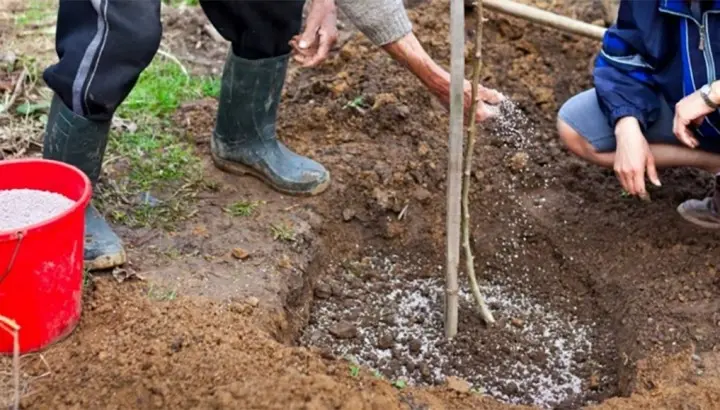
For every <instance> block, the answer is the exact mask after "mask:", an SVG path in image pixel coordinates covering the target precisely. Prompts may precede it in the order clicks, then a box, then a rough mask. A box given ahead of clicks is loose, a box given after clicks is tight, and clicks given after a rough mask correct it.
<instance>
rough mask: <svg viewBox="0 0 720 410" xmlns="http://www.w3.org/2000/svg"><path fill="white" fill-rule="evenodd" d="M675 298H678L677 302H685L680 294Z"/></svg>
mask: <svg viewBox="0 0 720 410" xmlns="http://www.w3.org/2000/svg"><path fill="white" fill-rule="evenodd" d="M677 298H678V300H679V301H680V302H685V300H686V299H685V296H683V295H682V293H678V296H677Z"/></svg>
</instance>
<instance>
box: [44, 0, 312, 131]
mask: <svg viewBox="0 0 720 410" xmlns="http://www.w3.org/2000/svg"><path fill="white" fill-rule="evenodd" d="M160 2H161V0H60V7H59V9H58V20H57V34H56V41H55V46H56V49H57V54H58V57H59V62H58V63H57V64H55V65H52V66H50V67H48V68H47V69H46V70H45V72H44V74H43V78H44V80H45V82H46V83H47V84H48V86H49V87H50V88H51V89H52V90H53V91H54V92H55V93H56V94H57V95H58V96H59V97H60V98H61V99H62V101H63V102H64V103H65V104H66V105H67V106H68V107H70V108H71V109H72V110H73V111H74V112H75V113H76V114H79V115H82V116H84V117H86V118H89V119H92V120H98V121H106V120H109V119H111V118H112V115H113V113H114V112H115V110H116V109H117V107H118V106H119V105H120V104H121V103H122V102H123V101H124V100H125V98H127V96H128V94H130V91H131V90H132V88H133V86H135V83H136V82H137V79H138V77H139V76H140V73H141V72H142V71H143V70H144V69H145V68H146V67H147V66H148V65H149V64H150V62H151V61H152V59H153V57H154V56H155V53H156V52H157V49H158V47H159V46H160V38H161V36H162V25H161V23H160ZM200 4H201V6H202V8H203V11H204V12H205V14H206V15H207V16H208V19H209V20H210V21H211V22H212V24H213V25H214V26H215V28H216V29H217V30H218V32H219V33H220V34H221V35H222V36H223V37H225V39H227V40H228V41H230V42H231V43H232V50H233V52H234V54H235V55H237V56H239V57H242V58H245V59H249V60H257V59H263V58H270V57H277V56H281V55H285V54H288V53H289V52H290V46H289V45H288V42H289V41H290V39H291V38H292V36H294V35H296V34H298V33H299V31H300V29H301V24H302V9H303V4H304V0H234V1H233V0H201V2H200Z"/></svg>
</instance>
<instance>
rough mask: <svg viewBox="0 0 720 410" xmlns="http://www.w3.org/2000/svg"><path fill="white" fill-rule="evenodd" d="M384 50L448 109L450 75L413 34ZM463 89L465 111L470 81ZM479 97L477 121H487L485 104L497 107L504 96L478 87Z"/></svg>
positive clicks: (469, 96) (467, 105)
mask: <svg viewBox="0 0 720 410" xmlns="http://www.w3.org/2000/svg"><path fill="white" fill-rule="evenodd" d="M383 48H384V49H385V51H387V53H388V54H390V55H391V56H392V58H393V59H395V61H397V62H399V63H401V64H403V65H405V67H407V68H408V70H410V72H411V73H413V74H414V75H415V76H416V77H417V78H418V79H419V80H420V81H421V82H422V83H423V85H425V87H426V88H427V89H428V90H429V91H430V92H431V93H433V95H435V96H436V97H437V98H438V99H439V100H440V102H441V103H442V104H443V105H444V106H445V107H449V104H450V73H448V72H447V71H446V70H445V69H443V68H442V67H440V66H439V65H438V64H437V63H436V62H435V61H434V60H433V59H432V58H431V57H430V56H429V55H428V53H427V52H426V51H425V49H423V47H422V45H421V44H420V42H419V41H418V39H417V37H415V35H414V34H413V33H409V34H407V35H405V36H403V37H402V38H400V39H399V40H397V41H394V42H391V43H388V44H386V45H385V46H383ZM464 88H465V108H466V109H469V108H470V105H471V104H472V86H471V84H470V82H469V81H468V80H465V85H464ZM478 98H479V99H480V101H479V104H478V107H477V111H476V113H475V115H476V116H477V120H478V121H484V120H486V119H488V118H489V117H490V116H491V111H490V110H488V106H487V105H486V104H498V103H500V102H501V101H502V99H503V98H504V97H503V96H502V94H500V93H499V92H497V91H495V90H492V89H489V88H485V87H483V86H479V88H478Z"/></svg>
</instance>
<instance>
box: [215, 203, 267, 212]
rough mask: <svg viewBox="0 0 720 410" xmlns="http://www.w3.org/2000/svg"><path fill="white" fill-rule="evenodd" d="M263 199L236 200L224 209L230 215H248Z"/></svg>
mask: <svg viewBox="0 0 720 410" xmlns="http://www.w3.org/2000/svg"><path fill="white" fill-rule="evenodd" d="M264 203H265V202H263V201H252V202H251V201H237V202H235V203H233V204H232V205H230V206H229V207H228V208H226V209H225V212H227V213H229V214H230V215H232V216H250V215H252V213H253V212H254V211H255V209H256V208H257V207H259V206H260V205H262V204H264Z"/></svg>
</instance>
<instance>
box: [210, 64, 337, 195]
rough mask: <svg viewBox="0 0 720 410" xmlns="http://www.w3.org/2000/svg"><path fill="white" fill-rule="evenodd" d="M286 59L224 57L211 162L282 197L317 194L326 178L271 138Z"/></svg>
mask: <svg viewBox="0 0 720 410" xmlns="http://www.w3.org/2000/svg"><path fill="white" fill-rule="evenodd" d="M288 59H289V56H287V55H285V56H281V57H274V58H268V59H262V60H245V59H243V58H240V57H237V56H235V55H234V54H233V53H232V51H230V52H229V53H228V58H227V61H226V63H225V68H224V71H223V77H222V87H221V90H220V107H219V108H218V113H217V122H216V125H215V131H214V132H213V138H212V142H211V148H212V158H213V161H214V163H215V165H216V166H217V167H218V168H220V169H222V170H224V171H227V172H230V173H233V174H237V175H244V174H249V175H253V176H255V177H257V178H260V179H261V180H262V181H264V182H265V183H267V184H268V185H270V186H271V187H272V188H274V189H275V190H277V191H280V192H283V193H285V194H290V195H317V194H320V193H322V192H324V191H325V190H326V189H327V187H328V186H329V184H330V173H329V172H328V171H327V170H326V169H325V167H323V166H322V165H320V164H319V163H317V162H315V161H313V160H311V159H309V158H306V157H303V156H301V155H298V154H296V153H294V152H292V151H290V150H289V149H288V148H287V147H286V146H285V145H283V144H282V143H281V142H279V141H278V140H277V136H276V134H275V122H276V118H277V111H278V105H279V103H280V96H281V94H282V89H283V85H284V83H285V74H286V72H287V66H288Z"/></svg>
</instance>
